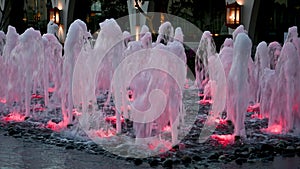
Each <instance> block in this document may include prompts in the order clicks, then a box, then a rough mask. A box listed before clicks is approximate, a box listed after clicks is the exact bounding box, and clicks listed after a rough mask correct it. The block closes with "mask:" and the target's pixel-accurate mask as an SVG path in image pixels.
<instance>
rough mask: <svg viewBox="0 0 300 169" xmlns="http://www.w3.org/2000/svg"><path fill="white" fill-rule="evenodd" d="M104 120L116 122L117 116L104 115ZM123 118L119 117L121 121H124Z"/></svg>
mask: <svg viewBox="0 0 300 169" xmlns="http://www.w3.org/2000/svg"><path fill="white" fill-rule="evenodd" d="M105 121H106V122H108V123H111V124H116V122H117V117H116V116H110V117H106V118H105ZM124 121H125V120H124V118H123V117H121V122H122V123H124Z"/></svg>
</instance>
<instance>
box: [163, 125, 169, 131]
mask: <svg viewBox="0 0 300 169" xmlns="http://www.w3.org/2000/svg"><path fill="white" fill-rule="evenodd" d="M162 130H163V131H164V132H171V126H169V125H167V126H165V127H164V128H163V129H162Z"/></svg>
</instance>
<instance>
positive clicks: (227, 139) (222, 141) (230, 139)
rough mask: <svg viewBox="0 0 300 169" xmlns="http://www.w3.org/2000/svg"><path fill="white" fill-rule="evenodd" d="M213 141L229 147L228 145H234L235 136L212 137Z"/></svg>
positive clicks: (215, 135)
mask: <svg viewBox="0 0 300 169" xmlns="http://www.w3.org/2000/svg"><path fill="white" fill-rule="evenodd" d="M210 137H211V138H212V139H214V140H217V141H218V142H219V143H220V144H222V145H223V146H227V145H228V144H232V143H234V135H231V134H228V135H217V134H214V135H211V136H210Z"/></svg>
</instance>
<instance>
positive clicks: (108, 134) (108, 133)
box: [95, 129, 116, 138]
mask: <svg viewBox="0 0 300 169" xmlns="http://www.w3.org/2000/svg"><path fill="white" fill-rule="evenodd" d="M95 134H96V135H97V136H99V137H101V138H107V137H112V136H115V135H116V130H113V129H108V130H103V129H100V130H97V131H96V132H95Z"/></svg>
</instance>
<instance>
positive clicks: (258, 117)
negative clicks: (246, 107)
mask: <svg viewBox="0 0 300 169" xmlns="http://www.w3.org/2000/svg"><path fill="white" fill-rule="evenodd" d="M251 118H252V119H263V117H262V115H261V114H258V113H255V114H252V115H251Z"/></svg>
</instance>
